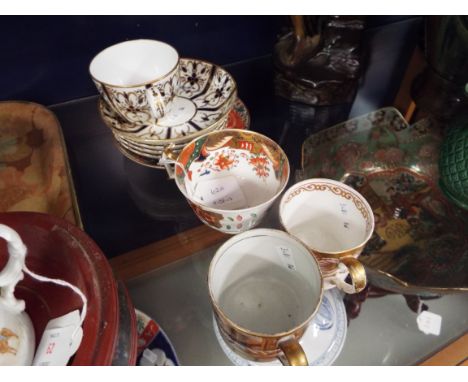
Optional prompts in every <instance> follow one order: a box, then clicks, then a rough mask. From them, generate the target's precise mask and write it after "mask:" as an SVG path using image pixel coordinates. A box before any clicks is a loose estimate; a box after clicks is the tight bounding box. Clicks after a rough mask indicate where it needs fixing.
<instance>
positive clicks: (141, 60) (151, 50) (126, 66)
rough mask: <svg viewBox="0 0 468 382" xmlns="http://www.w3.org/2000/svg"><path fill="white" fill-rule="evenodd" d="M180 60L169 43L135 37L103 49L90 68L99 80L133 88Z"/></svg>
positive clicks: (172, 66) (158, 74)
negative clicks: (135, 38)
mask: <svg viewBox="0 0 468 382" xmlns="http://www.w3.org/2000/svg"><path fill="white" fill-rule="evenodd" d="M178 60H179V55H178V53H177V51H176V50H175V49H174V48H173V47H172V46H170V45H168V44H166V43H163V42H160V41H155V40H132V41H126V42H122V43H120V44H116V45H113V46H110V47H109V48H107V49H104V50H103V51H102V52H100V53H99V54H98V55H97V56H96V57H95V58H94V59H93V60H92V62H91V64H90V67H89V70H90V72H91V75H92V76H93V77H94V78H95V79H96V80H98V81H100V82H104V83H106V84H109V85H115V86H127V87H131V86H136V85H140V84H143V83H146V82H151V81H155V80H158V79H159V78H160V77H162V76H164V75H166V74H168V73H169V72H170V71H171V70H172V69H174V68H175V66H176V65H177V62H178Z"/></svg>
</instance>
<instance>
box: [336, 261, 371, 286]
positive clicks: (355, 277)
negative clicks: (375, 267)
mask: <svg viewBox="0 0 468 382" xmlns="http://www.w3.org/2000/svg"><path fill="white" fill-rule="evenodd" d="M341 262H342V263H343V264H344V265H346V267H347V268H348V271H349V275H350V276H351V282H352V284H353V285H352V286H351V285H349V284H347V283H345V282H343V281H341V280H335V283H336V285H337V286H338V288H340V289H342V290H343V291H344V292H346V293H348V294H353V293H359V292H360V291H362V290H363V289H364V288H365V287H366V284H367V277H366V270H365V268H364V265H362V263H361V262H360V261H359V260H356V259H355V258H354V257H345V258H343V259H341Z"/></svg>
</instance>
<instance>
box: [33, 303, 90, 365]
mask: <svg viewBox="0 0 468 382" xmlns="http://www.w3.org/2000/svg"><path fill="white" fill-rule="evenodd" d="M82 338H83V330H82V328H81V327H80V316H79V312H78V311H77V310H75V311H73V312H71V313H68V314H66V315H64V316H61V317H58V318H55V319H53V320H51V321H49V323H48V324H47V326H46V328H45V329H44V333H43V334H42V337H41V342H39V345H38V347H37V350H36V354H35V355H34V360H33V365H34V366H65V365H66V364H67V363H68V360H69V359H70V357H71V356H72V355H73V354H74V353H75V352H76V350H77V349H78V347H79V345H80V343H81V340H82Z"/></svg>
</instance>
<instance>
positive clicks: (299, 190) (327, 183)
mask: <svg viewBox="0 0 468 382" xmlns="http://www.w3.org/2000/svg"><path fill="white" fill-rule="evenodd" d="M280 220H281V224H282V225H283V227H284V228H285V230H286V231H287V232H288V233H289V234H291V235H293V236H294V237H296V238H297V239H299V240H301V241H302V242H303V243H304V244H305V245H306V246H307V247H308V248H309V249H310V250H311V252H312V253H313V254H314V255H315V256H316V257H317V259H318V260H319V263H320V266H321V269H322V273H323V276H324V278H325V282H326V284H328V285H329V287H333V286H335V285H336V286H338V287H339V288H340V289H342V290H343V291H345V292H346V293H357V292H359V291H361V290H362V289H364V287H365V286H366V283H367V279H366V272H365V269H364V266H363V265H362V264H361V263H360V262H359V261H358V260H357V257H358V256H359V255H360V254H361V252H362V250H363V248H364V246H365V244H366V243H367V241H368V240H369V239H370V237H371V236H372V233H373V231H374V214H373V213H372V209H371V207H370V206H369V204H368V203H367V201H366V199H365V198H364V197H363V196H362V195H361V194H359V193H358V192H357V191H355V190H354V189H353V188H351V187H349V186H347V185H345V184H343V183H341V182H337V181H334V180H330V179H308V180H304V181H302V182H299V183H297V184H295V185H294V186H292V187H291V188H289V189H288V190H286V192H285V193H284V195H283V197H282V199H281V202H280ZM340 264H341V265H340ZM343 266H344V267H346V268H347V270H348V271H349V274H350V276H351V279H352V285H350V284H347V283H345V282H344V281H343V280H342V278H340V277H339V275H338V270H339V268H340V267H343Z"/></svg>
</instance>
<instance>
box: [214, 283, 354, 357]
mask: <svg viewBox="0 0 468 382" xmlns="http://www.w3.org/2000/svg"><path fill="white" fill-rule="evenodd" d="M213 326H214V331H215V334H216V338H217V339H218V341H219V344H220V345H221V348H222V349H223V351H224V353H225V354H226V356H227V357H228V358H229V360H230V361H231V362H232V363H233V364H234V365H237V366H275V365H281V362H280V361H279V360H274V361H270V362H254V361H251V360H248V359H245V358H243V357H241V356H239V355H238V354H237V353H234V352H233V351H232V350H231V348H229V347H228V345H227V344H226V342H225V341H224V340H223V338H222V337H221V334H220V332H219V329H218V325H217V324H216V321H215V319H214V317H213ZM346 331H347V320H346V309H345V306H344V303H343V298H342V297H341V294H340V292H339V291H338V290H337V289H336V288H335V289H331V290H328V291H325V293H324V295H323V300H322V305H321V306H320V309H319V311H318V313H317V315H316V316H315V318H314V319H313V321H312V323H311V324H310V325H309V327H308V328H307V330H306V332H305V333H304V335H303V336H302V338H301V340H300V341H299V342H300V344H301V346H302V348H303V349H304V352H305V353H306V355H307V359H308V360H309V365H310V366H329V365H332V364H333V362H335V360H336V359H337V358H338V356H339V355H340V353H341V350H342V349H343V345H344V343H345V340H346Z"/></svg>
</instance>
